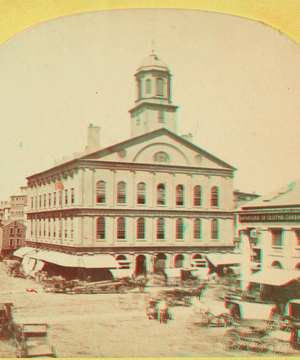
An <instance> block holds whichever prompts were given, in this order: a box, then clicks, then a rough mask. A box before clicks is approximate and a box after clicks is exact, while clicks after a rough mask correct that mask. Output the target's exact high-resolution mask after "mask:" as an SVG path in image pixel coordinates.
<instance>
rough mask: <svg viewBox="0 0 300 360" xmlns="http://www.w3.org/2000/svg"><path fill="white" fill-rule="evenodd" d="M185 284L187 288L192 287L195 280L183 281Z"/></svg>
mask: <svg viewBox="0 0 300 360" xmlns="http://www.w3.org/2000/svg"><path fill="white" fill-rule="evenodd" d="M183 286H184V287H186V288H191V287H192V286H193V280H191V279H189V280H186V281H184V282H183Z"/></svg>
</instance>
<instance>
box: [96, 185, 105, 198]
mask: <svg viewBox="0 0 300 360" xmlns="http://www.w3.org/2000/svg"><path fill="white" fill-rule="evenodd" d="M96 192H97V204H105V202H106V184H105V181H98V182H97V189H96Z"/></svg>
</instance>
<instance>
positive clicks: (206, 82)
mask: <svg viewBox="0 0 300 360" xmlns="http://www.w3.org/2000/svg"><path fill="white" fill-rule="evenodd" d="M153 41H154V45H153V44H152V43H153ZM153 46H154V48H155V52H156V53H157V55H158V56H159V58H160V59H162V60H163V61H164V62H165V63H166V64H167V66H168V68H169V69H170V71H171V73H172V75H173V77H172V100H173V104H174V105H177V106H179V109H178V134H179V135H182V134H186V133H192V134H193V136H194V143H195V144H196V145H197V146H199V147H200V148H202V149H204V150H206V151H208V152H210V153H211V154H213V155H215V156H216V157H218V158H220V159H222V160H223V161H225V162H227V163H229V164H230V165H232V166H234V167H235V168H237V169H238V170H237V171H236V172H235V181H234V188H235V189H239V190H240V191H245V192H253V191H255V192H256V193H257V194H260V195H264V194H267V193H269V192H271V191H273V190H276V189H277V188H279V187H281V186H284V185H287V184H289V183H291V182H292V181H294V180H295V179H298V178H299V177H300V176H299V172H300V171H299V170H300V161H299V159H298V154H299V151H298V149H299V147H300V122H299V118H300V106H299V99H300V66H299V65H300V47H299V45H297V44H296V43H295V42H294V41H293V40H292V39H290V38H288V37H287V36H285V35H284V34H282V33H281V32H279V31H277V30H274V29H272V28H270V27H268V26H266V25H264V24H262V23H259V22H255V21H252V20H247V19H244V18H238V17H234V16H231V15H224V14H218V13H210V12H205V11H196V10H113V11H99V12H90V13H85V14H79V15H71V16H67V17H64V18H59V19H56V20H51V21H48V22H45V23H42V24H38V25H36V26H34V27H32V28H30V29H28V30H25V31H23V32H22V33H20V34H18V35H17V36H15V37H14V38H13V39H12V40H11V41H9V42H7V43H6V44H5V45H4V46H3V47H2V48H1V49H0V88H1V96H0V124H1V130H0V150H1V156H0V168H1V173H2V176H1V177H0V200H8V198H9V196H10V195H16V194H19V193H20V190H19V188H20V186H24V185H26V183H27V181H26V177H27V176H30V175H33V174H34V173H38V172H41V171H43V170H46V169H48V168H50V167H52V166H54V159H60V158H62V157H63V156H64V155H66V156H69V155H72V154H73V153H74V152H79V151H83V150H84V148H85V146H86V145H87V127H88V125H89V124H90V123H93V124H94V125H97V126H100V127H101V140H100V143H101V146H102V147H106V146H109V145H112V144H115V143H117V142H120V141H123V140H126V139H128V138H130V114H129V113H128V110H130V109H131V108H133V107H134V105H135V100H136V88H135V78H134V74H135V73H136V70H137V69H138V67H139V65H140V63H141V62H142V61H143V60H144V59H145V58H146V57H147V56H148V55H149V54H150V53H151V50H152V48H153Z"/></svg>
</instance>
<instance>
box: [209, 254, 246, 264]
mask: <svg viewBox="0 0 300 360" xmlns="http://www.w3.org/2000/svg"><path fill="white" fill-rule="evenodd" d="M205 257H206V258H207V260H208V261H209V262H210V263H212V264H213V265H214V266H215V267H217V266H219V265H229V264H240V263H242V262H243V255H242V254H233V253H227V254H220V253H219V254H218V253H212V254H206V255H205Z"/></svg>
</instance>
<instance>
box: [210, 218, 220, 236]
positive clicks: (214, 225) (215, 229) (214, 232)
mask: <svg viewBox="0 0 300 360" xmlns="http://www.w3.org/2000/svg"><path fill="white" fill-rule="evenodd" d="M211 238H212V239H213V240H218V239H219V221H218V220H217V219H214V220H212V221H211Z"/></svg>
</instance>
